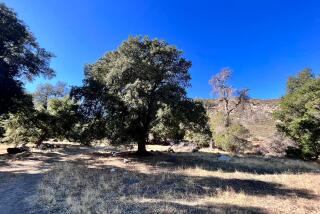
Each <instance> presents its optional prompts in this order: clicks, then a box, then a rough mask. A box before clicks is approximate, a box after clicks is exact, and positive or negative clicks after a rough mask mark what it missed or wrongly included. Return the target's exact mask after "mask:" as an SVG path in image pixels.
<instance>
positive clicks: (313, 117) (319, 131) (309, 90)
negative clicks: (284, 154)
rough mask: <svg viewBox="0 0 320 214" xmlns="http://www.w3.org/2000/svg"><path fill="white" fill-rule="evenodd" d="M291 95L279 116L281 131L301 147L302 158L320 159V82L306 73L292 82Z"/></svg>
mask: <svg viewBox="0 0 320 214" xmlns="http://www.w3.org/2000/svg"><path fill="white" fill-rule="evenodd" d="M287 87H288V93H287V95H285V96H284V97H282V99H281V102H280V106H279V110H278V111H277V112H275V117H276V119H277V120H278V124H277V127H278V130H279V131H281V132H283V133H285V134H286V135H287V136H288V137H290V138H291V139H292V140H294V141H296V142H298V143H299V145H300V147H301V149H302V158H304V159H317V158H318V157H319V155H320V78H319V77H315V75H314V74H313V73H311V70H309V69H308V70H304V71H302V72H300V73H299V74H298V75H297V76H296V77H291V78H289V80H288V86H287Z"/></svg>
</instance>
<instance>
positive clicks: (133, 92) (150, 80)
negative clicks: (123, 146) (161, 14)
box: [73, 37, 207, 154]
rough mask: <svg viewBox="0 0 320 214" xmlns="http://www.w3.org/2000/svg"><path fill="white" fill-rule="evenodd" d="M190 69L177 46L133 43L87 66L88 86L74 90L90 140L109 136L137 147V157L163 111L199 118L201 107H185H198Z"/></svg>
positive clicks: (134, 39)
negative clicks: (189, 91) (189, 92)
mask: <svg viewBox="0 0 320 214" xmlns="http://www.w3.org/2000/svg"><path fill="white" fill-rule="evenodd" d="M190 67H191V62H190V61H188V60H186V59H185V58H184V57H183V56H182V51H180V50H178V49H177V48H176V47H175V46H172V45H169V44H168V43H167V42H165V41H163V40H158V39H154V40H152V39H149V38H147V37H144V38H141V37H130V38H129V39H128V40H127V41H125V42H123V43H122V44H121V46H120V47H119V48H118V49H117V50H115V51H111V52H109V53H107V54H106V55H105V56H103V57H102V58H101V59H99V60H98V61H97V62H96V63H94V64H91V65H88V66H87V67H86V70H85V76H86V77H85V80H84V86H83V87H82V88H75V89H74V90H73V94H74V95H75V97H78V99H80V100H81V103H82V105H81V106H82V109H83V111H84V114H85V115H86V117H87V121H86V123H87V124H86V126H87V127H88V128H89V130H91V131H89V132H88V134H93V133H95V136H94V137H93V138H95V139H97V138H103V137H105V136H107V138H109V139H110V140H111V142H112V143H123V142H135V143H137V144H138V153H141V154H143V153H145V152H146V146H145V145H146V142H147V141H148V136H149V133H150V130H151V129H152V127H153V126H155V125H156V124H155V123H156V122H157V120H156V118H157V113H158V112H159V111H160V110H162V109H165V108H166V109H168V108H170V109H181V111H184V113H185V114H184V115H188V113H192V112H194V109H192V106H196V105H189V106H191V107H190V108H186V107H182V106H185V103H186V102H193V101H192V100H191V99H188V98H187V96H186V90H185V89H186V87H188V86H189V85H190V83H189V81H190V74H189V68H190ZM188 111H189V112H188ZM203 112H205V111H203ZM201 121H202V120H201ZM206 122H207V121H204V123H206ZM192 123H194V124H196V123H197V121H190V124H192ZM204 125H206V124H204ZM90 127H91V129H90Z"/></svg>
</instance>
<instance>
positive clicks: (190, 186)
mask: <svg viewBox="0 0 320 214" xmlns="http://www.w3.org/2000/svg"><path fill="white" fill-rule="evenodd" d="M78 153H79V151H78V150H77V148H64V149H61V150H59V153H57V152H47V153H41V152H39V153H38V152H35V153H33V155H32V156H28V157H25V159H26V160H39V161H41V162H42V163H43V164H42V166H41V167H44V168H48V167H49V166H50V167H51V166H52V164H53V163H59V162H61V164H62V165H61V166H62V168H61V166H60V168H59V167H58V168H54V169H53V170H52V171H49V172H48V173H46V175H45V178H49V179H47V180H46V179H43V177H42V175H31V174H28V173H20V172H19V173H20V174H18V175H17V174H16V173H15V171H12V172H0V177H1V178H3V179H0V181H3V183H2V184H1V185H0V213H32V212H31V210H34V209H35V208H36V209H35V212H34V213H47V212H52V211H61V213H63V212H67V211H68V210H61V209H62V208H63V207H64V208H66V209H68V206H70V205H66V204H65V203H66V201H65V198H66V197H67V196H68V194H70V192H72V195H75V197H78V198H77V200H76V201H81V200H82V199H81V197H80V196H81V194H82V193H83V192H84V191H85V190H90V189H93V190H97V192H98V193H97V194H98V195H96V196H95V197H97V200H96V201H103V202H105V203H108V206H111V207H112V206H120V207H121V209H122V213H133V212H134V213H168V212H171V213H176V212H178V213H267V211H266V210H265V209H263V208H260V207H251V206H237V205H233V204H216V203H213V204H210V205H206V206H204V205H196V206H191V205H187V204H181V203H176V202H174V200H179V199H188V200H191V201H192V200H193V199H194V200H196V199H197V198H198V199H199V198H201V197H214V196H215V195H216V194H219V192H221V191H222V192H224V191H228V190H230V189H232V191H234V192H235V193H239V192H243V193H244V194H246V195H251V196H260V197H264V196H278V197H279V198H282V197H284V198H296V197H300V198H305V199H318V197H319V196H317V195H315V194H313V193H312V192H310V191H308V190H303V189H294V188H287V187H285V186H283V185H281V184H277V183H272V182H265V181H259V180H254V179H235V178H232V179H227V178H220V177H214V176H211V177H203V176H186V175H181V174H175V173H170V172H172V171H174V170H176V169H180V168H192V167H200V168H202V169H205V170H209V171H215V170H219V169H222V170H223V171H226V172H235V171H240V172H247V173H258V174H274V173H284V172H288V171H292V172H297V173H298V172H313V170H312V169H307V168H303V167H300V168H299V167H298V166H288V165H286V164H285V163H278V162H279V161H281V159H274V160H270V159H264V158H259V157H254V158H253V159H254V161H256V162H257V163H258V164H256V165H254V164H252V163H246V158H242V157H235V158H234V160H232V161H229V162H222V161H218V160H217V155H216V154H210V153H202V152H199V153H195V154H194V153H175V154H169V153H159V152H157V153H154V155H153V156H150V157H143V158H141V157H139V158H137V157H135V156H132V155H128V154H130V153H125V154H126V158H131V159H132V160H134V161H136V162H140V163H144V164H147V165H150V166H153V167H158V168H159V167H160V168H163V169H166V171H167V172H166V173H165V174H163V173H159V174H157V173H153V174H145V173H141V172H137V171H132V170H127V169H124V168H119V167H116V166H103V165H102V166H99V167H98V168H90V167H91V166H89V165H86V164H85V161H83V160H81V159H80V160H66V159H64V158H65V157H68V156H69V155H74V154H78ZM98 157H99V154H93V155H91V158H92V159H93V160H94V159H96V158H98ZM249 158H250V157H249ZM277 161H278V162H277ZM264 163H265V165H264ZM273 163H277V164H278V165H277V166H274V165H273ZM2 164H4V165H7V164H8V163H7V160H6V158H5V159H4V160H3V163H2ZM63 164H71V165H74V168H70V169H64V168H63ZM129 167H130V166H129ZM77 168H78V169H77ZM111 169H112V171H111ZM61 171H63V173H65V174H62V177H61V179H57V183H54V182H53V181H54V179H52V178H55V176H57V174H59V173H61ZM76 179H80V180H81V182H80V184H81V185H80V186H79V182H76ZM40 180H42V182H44V184H45V186H48V187H52V189H51V190H54V192H53V193H52V194H54V195H53V196H52V197H53V198H56V199H57V204H56V205H54V207H52V209H51V208H50V210H43V207H41V206H40V207H34V205H32V204H30V203H29V202H28V201H26V200H25V198H30V197H31V198H32V197H33V196H34V195H35V193H36V192H37V191H38V190H37V188H38V184H39V182H40ZM82 181H83V182H82ZM101 182H105V183H106V184H107V185H109V186H108V189H99V188H101V186H104V185H100V183H101ZM109 182H110V184H109ZM112 182H113V183H112ZM50 194H51V193H50ZM108 194H111V195H112V197H113V198H111V199H110V197H109V195H108ZM125 197H130V198H136V199H138V201H134V202H133V201H130V200H125V201H123V198H125ZM99 198H100V199H101V200H98V199H99ZM139 198H146V199H150V200H152V201H139ZM163 199H165V201H163ZM279 200H280V199H279ZM92 203H96V202H95V200H93V202H92ZM97 203H98V202H97ZM17 204H21V205H19V206H16V205H17ZM90 206H91V205H90ZM95 206H98V205H95V204H94V205H92V208H90V209H92V212H93V213H94V212H95V209H96V207H95ZM106 209H110V208H108V207H107V208H106ZM3 210H8V212H4V211H3ZM161 210H163V212H162V211H161ZM111 211H112V210H111ZM111 211H110V212H111ZM111 213H112V212H111Z"/></svg>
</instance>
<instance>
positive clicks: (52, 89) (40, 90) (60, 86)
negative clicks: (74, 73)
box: [33, 82, 69, 109]
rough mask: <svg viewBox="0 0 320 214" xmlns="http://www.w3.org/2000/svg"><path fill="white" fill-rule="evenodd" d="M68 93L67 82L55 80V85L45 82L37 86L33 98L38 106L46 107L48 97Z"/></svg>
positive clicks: (58, 96) (56, 96)
mask: <svg viewBox="0 0 320 214" xmlns="http://www.w3.org/2000/svg"><path fill="white" fill-rule="evenodd" d="M68 93H69V92H68V88H67V84H66V83H64V82H57V83H56V84H55V85H52V84H50V83H45V84H40V85H38V86H37V89H36V91H35V92H34V93H33V99H34V102H35V104H36V106H37V107H38V108H43V109H47V107H48V101H49V100H50V99H53V98H62V97H64V96H66V95H67V94H68Z"/></svg>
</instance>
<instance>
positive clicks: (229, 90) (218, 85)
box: [209, 68, 249, 127]
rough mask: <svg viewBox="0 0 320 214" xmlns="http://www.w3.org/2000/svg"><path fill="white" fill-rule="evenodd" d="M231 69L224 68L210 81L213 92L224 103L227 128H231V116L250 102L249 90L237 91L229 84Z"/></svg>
mask: <svg viewBox="0 0 320 214" xmlns="http://www.w3.org/2000/svg"><path fill="white" fill-rule="evenodd" d="M231 73H232V71H231V69H229V68H223V69H222V70H221V71H220V73H218V74H217V75H215V76H213V77H212V79H211V80H209V84H210V85H211V86H212V92H213V93H214V94H216V95H217V96H218V97H219V99H220V100H222V101H223V102H224V115H225V126H226V127H229V126H230V114H231V113H232V112H233V111H234V110H236V109H237V108H238V107H240V106H241V105H243V104H245V103H246V102H247V101H248V98H249V97H248V91H249V90H248V89H242V90H236V89H234V88H233V87H232V86H230V85H229V84H228V80H229V79H230V77H231Z"/></svg>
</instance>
